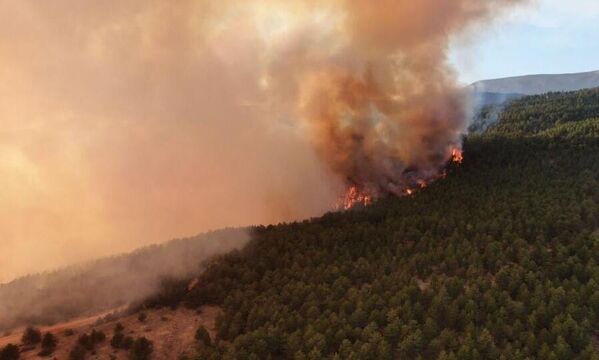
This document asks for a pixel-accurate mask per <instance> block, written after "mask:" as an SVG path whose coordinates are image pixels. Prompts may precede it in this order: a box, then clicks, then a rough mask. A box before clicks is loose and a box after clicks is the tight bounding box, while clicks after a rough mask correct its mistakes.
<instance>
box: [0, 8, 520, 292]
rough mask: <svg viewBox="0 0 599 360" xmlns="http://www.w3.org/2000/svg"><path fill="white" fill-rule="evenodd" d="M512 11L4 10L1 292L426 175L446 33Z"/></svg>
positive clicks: (436, 145) (445, 78) (455, 106)
mask: <svg viewBox="0 0 599 360" xmlns="http://www.w3.org/2000/svg"><path fill="white" fill-rule="evenodd" d="M516 2H517V1H515V0H514V1H508V0H504V1H499V0H495V1H480V0H456V1H445V2H439V1H436V0H422V1H417V2H416V1H409V0H382V1H376V2H375V1H367V0H352V1H350V0H309V1H299V0H298V1H291V0H286V1H278V0H262V1H257V0H256V1H254V0H252V1H243V2H239V1H213V0H196V1H193V0H181V1H177V2H173V1H168V0H149V1H148V0H143V1H142V0H120V1H116V0H108V1H85V2H82V1H74V0H55V1H34V0H5V1H1V2H0V123H1V124H2V126H1V128H0V239H1V240H0V282H1V281H6V280H9V279H11V278H12V277H14V276H16V275H19V274H24V273H27V272H33V271H39V270H41V269H48V268H53V267H56V266H59V265H62V264H65V263H72V262H75V261H80V260H83V259H89V258H95V257H98V256H102V255H106V254H112V253H116V252H122V251H127V250H129V249H132V248H135V247H137V246H140V245H143V244H148V243H153V242H156V241H160V240H165V239H168V238H173V237H179V236H184V235H188V234H193V233H197V232H198V231H201V230H205V229H211V228H218V227H224V226H229V225H244V224H253V223H269V222H277V221H284V220H291V219H298V218H304V217H309V216H313V215H318V214H321V213H322V212H324V211H326V210H328V209H330V207H331V204H332V203H334V202H335V200H336V199H337V198H338V196H339V194H340V193H341V192H343V191H344V189H345V187H346V186H347V185H350V184H352V185H357V186H359V187H360V188H362V189H364V190H368V191H370V192H372V193H374V194H376V195H382V194H385V193H401V191H402V190H403V189H404V188H405V187H406V186H409V185H410V184H411V183H412V182H414V181H415V180H417V179H427V178H429V177H432V176H434V175H435V174H436V173H437V171H438V170H439V167H440V166H442V165H443V163H444V162H445V161H446V160H447V159H448V157H449V154H450V151H451V148H452V147H454V146H459V135H460V133H461V132H462V131H463V127H464V125H465V124H464V105H463V101H462V95H461V94H460V92H459V91H458V90H457V89H456V87H455V85H454V83H455V79H454V75H453V74H452V72H451V69H449V68H448V66H447V65H446V51H447V46H448V42H449V37H450V36H452V34H457V33H460V32H462V31H463V30H466V29H467V27H468V26H469V25H471V24H473V23H475V22H476V21H479V20H487V19H488V18H490V17H492V16H491V15H493V16H495V14H497V11H498V10H499V7H503V6H504V5H511V4H513V3H516Z"/></svg>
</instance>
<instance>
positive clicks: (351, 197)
mask: <svg viewBox="0 0 599 360" xmlns="http://www.w3.org/2000/svg"><path fill="white" fill-rule="evenodd" d="M463 161H464V155H463V153H462V150H461V149H459V148H452V149H451V156H450V157H449V159H448V163H454V164H457V165H460V164H462V162H463ZM446 176H447V170H446V169H443V170H441V171H440V172H439V174H438V176H436V177H433V178H430V179H428V180H425V179H418V180H416V181H415V183H413V184H412V186H407V187H405V188H404V189H403V190H402V191H401V192H400V193H401V194H402V195H403V196H410V195H413V194H414V193H415V192H416V191H418V190H421V189H424V188H426V187H427V186H428V185H429V183H430V182H432V181H434V180H437V179H444V178H445V177H446ZM395 194H397V193H395ZM377 197H378V196H377V194H375V193H370V192H368V191H366V190H362V189H360V188H359V187H358V186H356V185H350V186H348V188H347V190H346V191H345V194H343V195H342V196H341V197H340V199H339V201H338V202H337V204H336V205H335V208H336V209H338V210H349V209H351V208H353V207H354V206H356V205H358V204H361V205H364V206H368V205H370V204H372V202H373V201H374V199H375V198H377Z"/></svg>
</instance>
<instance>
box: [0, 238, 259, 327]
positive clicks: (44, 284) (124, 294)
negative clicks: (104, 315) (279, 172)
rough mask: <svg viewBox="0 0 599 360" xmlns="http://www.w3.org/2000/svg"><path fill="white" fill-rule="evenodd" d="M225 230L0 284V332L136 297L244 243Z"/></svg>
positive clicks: (98, 309) (90, 312)
mask: <svg viewBox="0 0 599 360" xmlns="http://www.w3.org/2000/svg"><path fill="white" fill-rule="evenodd" d="M248 240H249V238H248V233H247V231H246V230H245V229H237V230H236V229H225V230H220V231H215V232H210V233H206V234H203V235H199V236H196V237H192V238H187V239H176V240H172V241H170V242H167V243H164V244H161V245H153V246H148V247H145V248H142V249H139V250H137V251H134V252H132V253H130V254H124V255H120V256H114V257H111V258H105V259H100V260H96V261H94V262H90V263H86V264H80V265H76V266H70V267H67V268H64V269H60V270H57V271H53V272H48V273H44V274H37V275H30V276H26V277H22V278H19V279H16V280H14V281H11V282H10V283H7V284H0V331H3V330H7V329H11V328H14V327H17V326H23V325H50V324H54V323H57V322H61V321H64V320H68V319H72V318H75V317H79V316H84V315H94V314H97V313H98V312H101V311H105V310H109V309H113V308H116V307H120V306H123V305H127V304H129V303H132V302H136V301H140V300H142V299H143V298H145V297H146V296H148V295H150V294H152V293H154V292H156V291H157V290H158V289H159V288H160V287H161V286H168V284H170V283H172V282H176V280H177V279H180V278H182V277H187V276H189V274H195V273H196V272H197V271H198V269H200V268H201V267H202V266H204V264H203V262H204V261H205V260H208V259H211V258H212V257H214V256H215V255H219V254H222V253H225V252H228V251H231V250H233V249H236V248H239V247H242V246H243V245H244V244H245V243H246V242H247V241H248Z"/></svg>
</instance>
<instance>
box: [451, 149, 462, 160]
mask: <svg viewBox="0 0 599 360" xmlns="http://www.w3.org/2000/svg"><path fill="white" fill-rule="evenodd" d="M451 161H452V162H454V163H456V164H461V163H462V162H463V161H464V155H463V154H462V150H461V149H458V148H454V149H453V150H451Z"/></svg>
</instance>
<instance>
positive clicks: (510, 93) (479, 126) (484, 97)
mask: <svg viewBox="0 0 599 360" xmlns="http://www.w3.org/2000/svg"><path fill="white" fill-rule="evenodd" d="M595 87H599V71H589V72H582V73H573V74H539V75H525V76H514V77H507V78H502V79H491V80H481V81H477V82H475V83H473V84H471V85H469V86H468V87H467V89H468V90H469V91H470V95H471V100H472V102H471V104H472V119H471V121H470V125H469V128H468V130H469V132H474V133H480V132H483V131H485V130H486V129H487V128H488V127H489V126H491V125H492V124H494V123H495V121H496V120H497V118H498V116H499V114H500V112H501V110H502V108H503V104H505V103H506V102H508V101H510V100H515V99H518V98H521V97H523V96H527V95H539V94H544V93H548V92H564V91H576V90H582V89H589V88H595Z"/></svg>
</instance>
